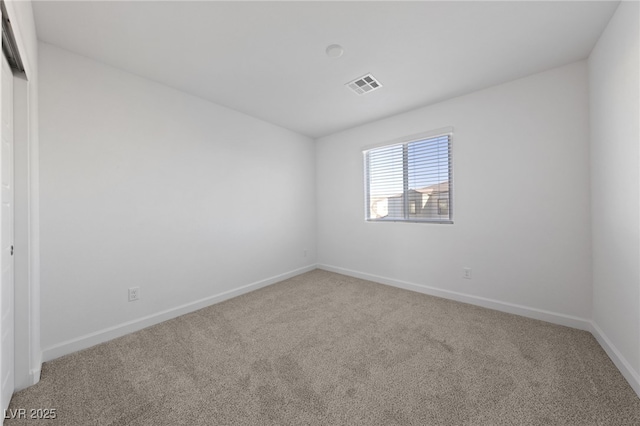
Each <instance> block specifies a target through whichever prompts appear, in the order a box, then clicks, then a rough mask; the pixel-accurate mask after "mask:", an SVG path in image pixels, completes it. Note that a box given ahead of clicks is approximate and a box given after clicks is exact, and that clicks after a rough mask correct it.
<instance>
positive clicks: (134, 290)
mask: <svg viewBox="0 0 640 426" xmlns="http://www.w3.org/2000/svg"><path fill="white" fill-rule="evenodd" d="M138 299H140V287H131V288H130V289H129V302H135V301H136V300H138Z"/></svg>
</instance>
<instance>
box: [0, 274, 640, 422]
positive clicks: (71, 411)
mask: <svg viewBox="0 0 640 426" xmlns="http://www.w3.org/2000/svg"><path fill="white" fill-rule="evenodd" d="M10 408H11V409H12V410H16V409H19V408H26V409H27V410H29V409H39V408H43V409H48V408H55V409H56V413H57V419H56V420H6V421H5V424H6V425H18V424H26V423H30V424H34V425H46V424H59V425H65V426H66V425H69V426H72V425H82V426H85V425H153V426H161V425H581V426H586V425H640V399H638V397H637V396H636V395H635V393H634V392H633V390H632V389H631V387H630V386H629V384H628V383H627V382H626V381H625V379H624V378H623V377H622V376H621V374H620V373H619V371H618V370H617V369H616V368H615V366H614V365H613V363H612V362H611V361H610V360H609V358H608V357H607V355H606V354H605V353H604V351H603V350H602V348H601V347H600V346H599V345H598V343H597V342H596V340H595V339H594V338H593V336H591V334H589V333H587V332H584V331H579V330H575V329H571V328H567V327H562V326H557V325H553V324H549V323H546V322H542V321H536V320H531V319H527V318H523V317H519V316H515V315H510V314H505V313H501V312H497V311H493V310H489V309H484V308H479V307H476V306H472V305H467V304H462V303H457V302H453V301H448V300H444V299H439V298H435V297H430V296H426V295H422V294H417V293H413V292H410V291H405V290H400V289H396V288H392V287H388V286H384V285H380V284H375V283H372V282H368V281H363V280H358V279H355V278H350V277H346V276H343V275H338V274H334V273H330V272H326V271H321V270H315V271H312V272H309V273H306V274H303V275H300V276H297V277H295V278H292V279H289V280H286V281H283V282H280V283H277V284H274V285H272V286H269V287H266V288H263V289H261V290H257V291H254V292H252V293H248V294H245V295H243V296H240V297H237V298H235V299H232V300H228V301H226V302H223V303H220V304H218V305H214V306H211V307H208V308H205V309H202V310H200V311H197V312H194V313H191V314H188V315H184V316H182V317H179V318H176V319H173V320H170V321H167V322H164V323H162V324H159V325H156V326H153V327H150V328H147V329H144V330H142V331H139V332H137V333H134V334H130V335H127V336H124V337H122V338H119V339H116V340H113V341H110V342H108V343H105V344H102V345H99V346H95V347H93V348H90V349H87V350H84V351H81V352H77V353H74V354H71V355H67V356H65V357H62V358H59V359H56V360H54V361H51V362H47V363H45V364H44V366H43V372H42V380H41V381H40V383H38V384H37V385H36V386H33V387H31V388H29V389H25V390H23V391H21V392H18V393H17V394H16V395H14V397H13V399H12V401H11V406H10ZM27 414H28V412H27Z"/></svg>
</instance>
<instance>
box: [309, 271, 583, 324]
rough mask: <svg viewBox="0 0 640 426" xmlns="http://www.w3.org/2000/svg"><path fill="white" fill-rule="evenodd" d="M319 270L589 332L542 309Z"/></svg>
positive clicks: (364, 275) (573, 320) (567, 318)
mask: <svg viewBox="0 0 640 426" xmlns="http://www.w3.org/2000/svg"><path fill="white" fill-rule="evenodd" d="M318 268H319V269H324V270H326V271H330V272H335V273H338V274H342V275H348V276H350V277H355V278H361V279H364V280H368V281H374V282H377V283H380V284H386V285H390V286H393V287H398V288H403V289H405V290H411V291H415V292H418V293H423V294H428V295H430V296H437V297H442V298H444V299H450V300H455V301H458V302H463V303H469V304H471V305H476V306H482V307H484V308H489V309H495V310H496V311H501V312H507V313H510V314H516V315H520V316H523V317H527V318H533V319H537V320H542V321H547V322H550V323H553V324H559V325H564V326H567V327H572V328H577V329H579V330H586V331H591V330H592V326H591V321H590V320H587V319H584V318H579V317H574V316H571V315H565V314H559V313H556V312H550V311H545V310H543V309H538V308H532V307H529V306H523V305H517V304H514V303H509V302H502V301H499V300H494V299H488V298H486V297H480V296H473V295H470V294H465V293H459V292H456V291H451V290H443V289H440V288H436V287H430V286H426V285H422V284H415V283H410V282H407V281H401V280H396V279H394V278H388V277H382V276H379V275H374V274H368V273H366V272H360V271H353V270H351V269H345V268H340V267H337V266H331V265H323V264H319V265H318Z"/></svg>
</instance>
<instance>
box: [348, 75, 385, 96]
mask: <svg viewBox="0 0 640 426" xmlns="http://www.w3.org/2000/svg"><path fill="white" fill-rule="evenodd" d="M345 86H347V87H348V88H349V89H351V90H353V91H354V92H356V93H357V94H358V95H364V94H365V93H370V92H373V91H374V90H376V89H379V88H381V87H382V84H380V82H379V81H378V80H376V78H375V77H374V76H372V75H371V74H367V75H363V76H362V77H359V78H356V79H355V80H353V81H350V82H349V83H347V84H345Z"/></svg>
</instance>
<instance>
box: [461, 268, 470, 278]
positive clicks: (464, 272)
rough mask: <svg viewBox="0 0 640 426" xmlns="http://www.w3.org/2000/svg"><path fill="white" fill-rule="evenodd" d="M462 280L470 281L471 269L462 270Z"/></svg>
mask: <svg viewBox="0 0 640 426" xmlns="http://www.w3.org/2000/svg"><path fill="white" fill-rule="evenodd" d="M462 278H466V279H468V280H470V279H471V268H462Z"/></svg>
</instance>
